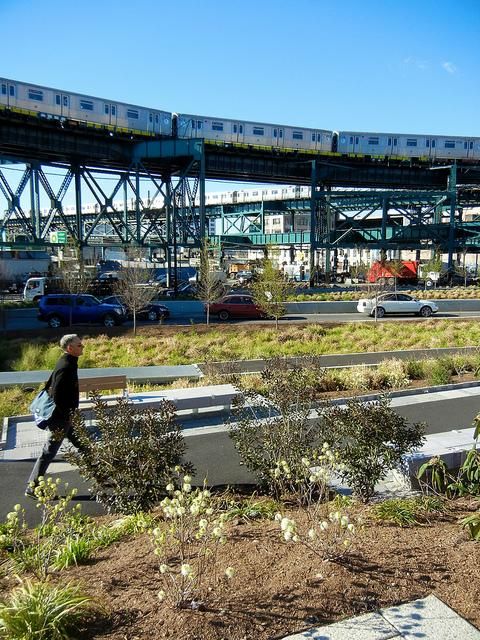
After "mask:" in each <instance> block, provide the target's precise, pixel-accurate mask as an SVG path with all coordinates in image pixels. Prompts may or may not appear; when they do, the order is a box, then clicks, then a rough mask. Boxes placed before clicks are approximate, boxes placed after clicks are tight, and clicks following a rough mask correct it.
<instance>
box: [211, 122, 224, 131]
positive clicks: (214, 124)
mask: <svg viewBox="0 0 480 640" xmlns="http://www.w3.org/2000/svg"><path fill="white" fill-rule="evenodd" d="M212 131H223V122H212Z"/></svg>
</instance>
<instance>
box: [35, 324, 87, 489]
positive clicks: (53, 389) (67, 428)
mask: <svg viewBox="0 0 480 640" xmlns="http://www.w3.org/2000/svg"><path fill="white" fill-rule="evenodd" d="M60 346H61V348H62V349H63V351H64V353H63V355H62V356H61V357H60V358H59V360H58V362H57V364H56V365H55V369H54V370H53V372H52V374H51V376H50V378H49V379H48V382H47V384H46V387H45V388H46V389H47V391H48V394H49V395H50V397H51V398H52V399H53V401H54V402H55V409H54V411H53V414H52V417H51V418H50V420H49V425H48V429H49V431H50V434H49V437H48V440H47V442H46V443H45V445H44V447H43V450H42V453H41V455H40V457H39V458H38V460H37V461H36V463H35V466H34V467H33V470H32V473H31V474H30V478H29V479H28V486H27V489H26V490H25V495H26V496H29V497H35V487H36V486H37V484H38V478H39V477H40V476H43V475H45V472H46V471H47V469H48V465H49V464H50V463H51V462H52V460H53V459H54V458H55V456H56V455H57V452H58V450H59V449H60V446H61V444H62V442H63V440H64V439H65V438H67V439H68V440H69V441H70V442H71V443H72V444H73V445H74V446H75V447H77V449H81V448H82V447H81V444H80V442H79V441H78V439H77V438H76V436H75V434H74V432H73V425H72V414H73V412H74V411H75V409H77V408H78V403H79V390H78V358H79V357H80V356H81V354H82V350H83V344H82V341H81V340H80V338H79V337H78V336H77V334H75V333H74V334H69V335H66V336H63V338H62V339H61V340H60Z"/></svg>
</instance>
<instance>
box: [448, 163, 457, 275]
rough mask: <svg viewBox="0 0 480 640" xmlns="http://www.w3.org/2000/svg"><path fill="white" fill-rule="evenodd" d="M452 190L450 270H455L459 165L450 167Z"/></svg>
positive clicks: (449, 229)
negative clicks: (454, 255) (454, 253)
mask: <svg viewBox="0 0 480 640" xmlns="http://www.w3.org/2000/svg"><path fill="white" fill-rule="evenodd" d="M448 190H449V192H450V219H449V221H448V225H449V226H448V270H449V271H453V252H454V250H455V210H456V208H457V165H456V164H452V166H451V167H450V177H449V179H448Z"/></svg>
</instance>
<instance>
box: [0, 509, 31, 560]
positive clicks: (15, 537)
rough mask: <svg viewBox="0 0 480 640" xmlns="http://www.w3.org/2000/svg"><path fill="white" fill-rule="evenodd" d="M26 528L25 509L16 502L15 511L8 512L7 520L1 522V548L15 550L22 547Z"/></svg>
mask: <svg viewBox="0 0 480 640" xmlns="http://www.w3.org/2000/svg"><path fill="white" fill-rule="evenodd" d="M26 529H27V524H26V522H25V509H23V508H22V507H21V505H19V504H16V505H15V506H14V507H13V511H10V513H7V517H6V520H5V522H3V523H2V524H0V549H7V550H9V551H13V552H15V551H18V549H20V548H22V547H23V544H24V536H25V533H26Z"/></svg>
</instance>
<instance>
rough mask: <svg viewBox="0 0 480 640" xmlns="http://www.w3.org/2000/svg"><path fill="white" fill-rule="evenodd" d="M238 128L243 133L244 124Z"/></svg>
mask: <svg viewBox="0 0 480 640" xmlns="http://www.w3.org/2000/svg"><path fill="white" fill-rule="evenodd" d="M238 129H239V131H240V133H243V124H241V125H239V127H238Z"/></svg>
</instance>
